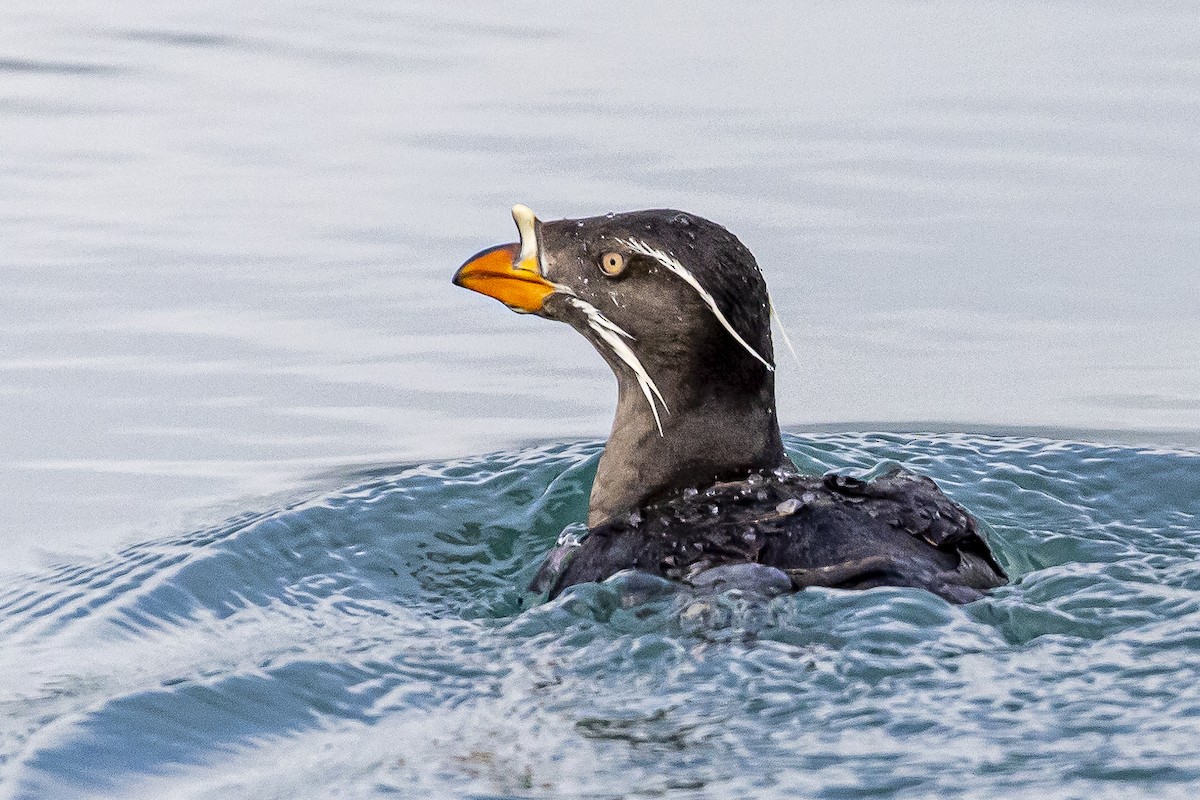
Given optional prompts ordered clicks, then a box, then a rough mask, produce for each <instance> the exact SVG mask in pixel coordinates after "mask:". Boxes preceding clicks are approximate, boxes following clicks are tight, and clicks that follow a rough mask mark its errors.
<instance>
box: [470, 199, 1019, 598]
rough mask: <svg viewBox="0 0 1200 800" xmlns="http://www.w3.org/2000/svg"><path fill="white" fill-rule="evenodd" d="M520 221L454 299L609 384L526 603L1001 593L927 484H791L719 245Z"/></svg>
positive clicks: (715, 235)
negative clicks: (478, 298) (519, 329)
mask: <svg viewBox="0 0 1200 800" xmlns="http://www.w3.org/2000/svg"><path fill="white" fill-rule="evenodd" d="M513 217H514V219H515V220H516V222H517V225H518V228H519V229H520V231H521V242H520V243H518V244H512V245H503V246H500V247H495V248H491V249H490V250H486V251H484V252H482V253H480V254H479V255H477V256H476V257H474V258H472V259H471V260H469V261H468V262H467V263H466V264H464V265H463V267H462V268H460V270H459V271H458V273H457V274H456V275H455V283H457V284H459V285H462V286H466V287H467V288H471V289H474V290H476V291H479V292H482V293H484V294H487V295H489V296H492V297H495V298H497V299H499V300H501V301H502V302H504V303H505V304H507V305H508V306H509V307H511V308H513V309H514V310H517V311H521V312H525V313H535V314H538V315H540V316H544V317H548V318H550V319H557V320H561V321H564V322H567V323H568V324H570V325H572V327H574V328H576V329H577V330H578V331H580V332H581V333H582V334H583V335H584V336H585V337H587V338H588V340H589V341H591V342H592V344H593V345H594V346H595V347H596V349H597V350H598V351H599V353H600V354H601V355H602V356H603V357H604V359H605V360H606V361H607V362H608V363H609V365H610V366H611V367H612V369H613V372H614V373H615V374H616V376H617V385H618V398H617V413H616V418H615V420H614V421H613V428H612V433H611V434H610V437H609V440H608V444H607V445H606V447H605V452H604V454H603V456H602V457H601V459H600V464H599V466H598V469H597V474H596V479H595V482H594V484H593V487H592V494H591V500H590V504H589V512H588V526H589V533H588V535H587V536H586V538H584V539H583V540H582V542H581V543H580V542H574V541H572V542H569V543H565V544H561V545H560V546H559V547H557V548H555V550H553V551H552V552H551V553H550V555H549V556H548V557H547V560H546V563H545V564H544V565H543V567H542V569H541V570H540V571H539V573H538V577H537V578H536V579H535V580H534V586H533V588H534V589H535V590H537V591H546V592H549V593H550V594H551V595H552V596H553V595H555V594H557V593H559V592H561V591H562V590H563V589H565V588H567V587H568V586H571V585H574V584H577V583H583V582H588V581H600V580H604V579H605V578H608V577H609V576H611V575H614V574H616V573H617V572H620V571H622V570H625V569H636V570H639V571H642V572H647V573H651V574H654V575H659V576H662V577H665V578H669V579H673V580H677V581H682V582H688V583H697V582H706V581H710V580H711V578H712V576H713V575H716V574H721V573H719V571H718V572H713V570H718V568H728V567H729V566H730V565H751V564H753V565H760V566H761V568H762V569H763V570H766V571H767V572H769V573H770V575H771V576H773V580H775V581H776V583H778V584H779V585H782V586H790V587H791V588H793V589H797V590H798V589H803V588H804V587H806V586H831V587H840V588H846V589H867V588H871V587H875V586H916V587H920V588H923V589H927V590H929V591H931V592H935V593H936V594H938V595H940V596H942V597H944V598H946V599H947V600H951V601H954V602H966V601H969V600H972V599H975V598H977V597H979V596H980V593H981V592H982V591H983V590H986V589H989V588H993V587H995V586H999V585H1002V584H1003V583H1004V582H1005V581H1006V577H1005V575H1004V571H1003V569H1001V567H1000V565H999V564H998V563H997V561H996V559H995V558H994V556H993V555H992V553H991V551H990V550H989V549H988V545H987V543H986V541H985V540H984V539H983V537H982V536H981V535H980V533H979V531H978V528H977V525H976V522H975V520H974V519H973V518H972V517H971V515H970V514H969V513H967V512H966V511H965V510H964V509H963V508H962V507H960V506H958V505H957V504H955V503H954V502H953V501H951V500H950V499H949V498H948V497H946V495H944V494H943V493H942V492H941V490H940V489H938V487H937V486H936V485H935V484H934V482H933V481H932V480H930V479H928V478H921V477H917V476H915V475H911V474H909V473H906V472H903V471H896V472H893V473H890V474H888V475H886V476H884V477H881V478H878V479H876V480H873V481H870V482H864V481H861V480H857V479H854V478H847V477H843V476H824V477H808V476H801V475H799V474H797V473H796V471H795V467H794V466H793V465H792V463H791V461H790V460H789V459H788V458H787V456H786V454H785V453H784V450H783V443H782V440H781V437H780V433H779V424H778V419H777V417H776V411H775V384H774V366H773V356H772V346H771V328H770V300H769V297H768V295H767V288H766V283H765V281H764V280H763V277H762V273H761V272H760V271H759V268H758V265H757V264H756V263H755V261H754V257H753V256H752V255H751V254H750V252H749V251H748V250H747V249H746V248H745V247H744V246H743V245H742V243H741V242H739V241H738V240H737V238H736V237H734V236H733V235H732V234H731V233H729V232H728V231H727V230H725V229H724V228H722V227H721V226H719V225H717V224H715V223H712V222H709V221H708V220H705V219H702V218H700V217H696V216H694V215H691V214H686V213H684V212H680V211H671V210H652V211H637V212H631V213H627V214H611V215H607V216H603V217H593V218H589V219H581V220H559V221H555V222H541V221H539V220H537V219H536V218H535V217H534V216H533V212H532V211H530V210H529V209H527V208H525V207H524V206H517V207H515V208H514V209H513ZM776 570H777V571H778V572H776Z"/></svg>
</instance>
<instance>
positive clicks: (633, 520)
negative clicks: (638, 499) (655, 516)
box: [629, 511, 642, 528]
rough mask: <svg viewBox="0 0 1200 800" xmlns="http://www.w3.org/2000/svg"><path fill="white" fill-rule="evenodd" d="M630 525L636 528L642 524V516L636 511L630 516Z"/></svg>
mask: <svg viewBox="0 0 1200 800" xmlns="http://www.w3.org/2000/svg"><path fill="white" fill-rule="evenodd" d="M629 524H630V525H632V526H633V527H635V528H636V527H637V526H638V525H641V524H642V515H641V514H639V513H638V512H636V511H634V512H633V513H632V514H630V515H629Z"/></svg>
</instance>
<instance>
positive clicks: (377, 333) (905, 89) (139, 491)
mask: <svg viewBox="0 0 1200 800" xmlns="http://www.w3.org/2000/svg"><path fill="white" fill-rule="evenodd" d="M0 31H2V32H3V34H2V37H3V38H2V40H0V491H2V495H3V502H2V503H0V552H2V553H3V557H2V558H0V570H6V569H21V568H24V567H26V566H29V565H31V564H36V563H40V562H43V561H45V560H46V559H47V558H49V554H57V555H62V554H64V553H71V552H75V553H96V552H103V551H105V550H108V549H110V548H112V547H115V546H116V545H118V544H119V543H122V542H129V541H134V540H137V539H138V538H139V537H145V536H146V535H150V534H154V533H161V532H164V531H173V530H182V529H185V528H186V527H187V526H189V525H195V524H199V523H200V522H203V521H206V520H207V521H211V520H213V519H220V518H222V516H223V515H226V514H232V513H235V512H237V511H239V510H241V509H244V508H245V507H246V506H247V503H248V502H249V501H248V498H259V497H263V496H274V495H278V494H280V493H282V494H283V495H287V494H288V493H294V492H296V491H300V490H301V488H302V487H304V486H306V485H307V482H309V481H311V480H312V479H313V478H314V477H320V476H322V475H324V476H329V475H334V476H337V475H341V474H345V473H346V472H347V470H350V469H352V468H358V467H360V466H362V465H364V464H373V463H382V464H387V463H392V464H394V463H398V462H409V461H416V460H421V459H428V458H433V457H445V456H452V455H456V454H465V453H479V452H485V451H488V450H492V449H496V448H499V447H503V446H508V445H510V444H512V443H516V442H522V441H529V440H540V439H561V438H564V437H575V436H589V437H596V436H602V435H603V434H604V433H605V432H606V430H607V426H608V422H609V418H610V414H611V409H612V405H613V399H614V394H615V392H614V389H613V382H612V378H611V376H610V375H609V374H608V372H607V369H606V368H605V367H604V365H603V364H602V362H601V361H600V359H599V358H598V357H596V356H595V355H594V354H593V353H592V352H591V351H590V349H589V348H588V346H587V345H586V343H584V342H583V341H582V340H581V339H579V338H578V337H577V336H575V335H574V334H573V333H572V332H570V331H569V330H567V329H565V328H562V327H558V326H553V325H551V324H550V323H546V322H543V321H540V320H532V319H528V318H520V317H517V316H516V315H513V314H510V313H508V312H507V311H505V310H504V309H503V308H501V307H500V306H499V305H498V304H495V303H491V302H488V301H485V300H484V299H482V298H480V297H478V296H474V295H471V294H469V293H467V292H464V291H461V290H458V289H455V288H453V287H451V286H450V284H449V282H448V279H449V276H450V274H451V273H452V271H453V269H454V268H455V267H456V266H457V265H458V264H459V263H461V261H462V260H463V258H464V257H466V256H467V255H469V254H471V253H473V252H475V251H476V250H478V249H480V248H481V247H483V246H486V245H489V244H492V243H497V242H503V241H510V240H512V239H513V238H514V233H515V232H514V230H513V228H512V225H511V222H510V221H509V219H508V207H509V206H510V205H511V204H512V203H514V202H523V203H527V204H529V205H531V206H532V207H533V208H534V209H535V210H536V211H537V212H538V213H539V214H540V215H542V216H544V217H546V218H556V217H559V216H570V215H592V214H597V213H602V212H605V211H609V210H627V209H633V208H639V207H650V206H671V207H678V208H683V209H686V210H688V211H692V212H695V213H698V214H701V215H704V216H707V217H710V218H712V219H714V220H717V221H719V222H721V223H723V224H725V225H727V226H728V227H729V228H731V229H732V230H733V231H734V232H735V233H737V234H738V235H739V236H740V237H741V238H742V239H743V240H744V241H745V242H746V243H747V245H748V246H749V247H750V248H751V249H752V250H753V252H754V253H755V254H756V256H757V257H758V259H759V262H760V263H761V265H762V267H763V269H764V271H765V273H766V275H767V278H768V281H769V284H770V286H771V289H772V291H773V295H774V299H775V303H776V305H777V306H778V308H779V311H780V313H781V315H782V317H783V319H784V321H785V322H786V323H787V325H788V327H789V329H790V331H791V334H792V337H793V338H794V340H795V341H796V343H797V347H798V350H799V353H800V360H801V364H800V365H799V366H797V365H794V364H791V363H790V362H788V361H785V360H784V359H780V360H781V363H782V366H781V370H780V378H779V384H780V385H779V389H780V408H781V415H782V419H783V421H784V422H785V423H788V424H791V425H800V426H809V427H811V426H814V425H819V424H821V423H829V424H831V425H832V427H833V428H835V429H836V428H843V429H846V428H849V429H854V428H855V427H858V428H861V427H863V426H862V425H857V423H860V422H863V421H869V422H871V423H873V424H874V425H875V426H876V427H893V428H895V427H900V428H906V427H907V428H909V429H911V428H914V427H915V428H940V429H945V428H950V429H959V430H978V431H997V430H1004V429H1006V428H1008V427H1011V426H1037V427H1039V428H1041V429H1044V430H1049V431H1055V432H1060V433H1061V432H1064V431H1066V432H1067V433H1069V434H1070V435H1071V436H1072V437H1083V438H1092V439H1099V440H1102V441H1108V440H1111V441H1129V440H1136V441H1150V442H1161V443H1184V444H1189V443H1192V444H1194V443H1196V442H1197V441H1200V303H1197V299H1198V298H1200V291H1198V289H1200V263H1198V262H1200V247H1198V245H1200V225H1198V224H1197V219H1200V158H1197V156H1198V154H1200V17H1198V13H1197V10H1196V6H1195V5H1194V4H1192V3H1175V4H1172V3H1150V4H1117V3H1092V2H1088V3H1083V2H1080V3H1070V2H1061V3H1060V2H1047V3H1026V2H1021V3H1011V4H983V3H978V4H976V3H965V2H933V3H815V4H793V3H772V2H761V3H751V4H744V5H735V4H726V3H695V2H688V3H656V4H639V3H611V4H586V5H585V4H579V5H575V4H560V3H538V2H528V3H505V4H442V5H432V4H418V3H393V2H356V3H352V4H345V3H333V2H327V1H321V0H318V1H316V2H262V3H241V2H214V3H205V4H200V5H191V4H178V3H170V4H164V3H149V2H136V1H134V2H124V3H112V4H107V3H106V4H90V3H80V2H57V3H46V2H31V1H30V0H9V2H6V3H4V5H3V8H0ZM911 423H919V424H911ZM1105 431H1107V432H1108V433H1105ZM335 482H336V481H335Z"/></svg>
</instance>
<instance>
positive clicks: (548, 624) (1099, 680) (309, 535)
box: [0, 434, 1200, 798]
mask: <svg viewBox="0 0 1200 800" xmlns="http://www.w3.org/2000/svg"><path fill="white" fill-rule="evenodd" d="M788 446H789V451H790V452H791V454H792V456H793V458H794V459H795V460H796V461H797V463H798V464H800V465H801V466H802V467H803V468H805V469H808V470H826V469H842V470H845V469H869V468H871V467H873V466H874V465H877V464H879V463H880V462H883V461H898V462H901V463H904V464H907V465H909V466H910V467H911V468H913V469H917V470H919V471H921V472H923V473H925V474H928V475H931V476H933V477H934V478H935V479H936V480H938V481H939V482H940V483H941V484H942V485H943V486H944V487H945V488H946V489H947V491H948V492H949V493H950V494H951V495H952V496H953V497H955V499H957V500H959V501H960V502H962V503H965V504H966V505H967V506H968V507H969V508H971V509H972V510H973V511H975V512H976V513H977V514H978V515H980V516H981V517H982V518H983V519H985V520H988V521H989V522H990V536H991V539H992V542H993V544H994V545H995V546H996V548H997V550H998V554H999V557H1000V559H1001V560H1002V561H1003V562H1004V564H1005V566H1006V568H1007V569H1008V570H1009V571H1010V573H1011V574H1012V576H1013V578H1014V583H1013V585H1012V586H1009V587H1005V588H1003V589H1000V590H998V591H996V592H994V593H993V594H992V595H991V596H990V597H988V598H987V599H985V600H982V601H979V602H976V603H974V604H971V605H969V606H966V607H955V606H951V605H948V604H946V603H945V602H943V601H942V600H940V599H938V598H936V597H934V596H933V595H930V594H926V593H924V592H921V591H919V590H915V589H884V590H873V591H870V592H858V593H855V592H840V591H831V590H808V591H805V592H803V593H800V594H798V595H793V596H786V597H782V598H777V599H776V600H774V601H771V602H769V603H764V602H763V601H761V600H758V601H751V600H749V599H747V598H740V597H739V596H737V595H736V594H730V595H726V596H723V597H719V598H716V599H712V598H696V597H694V596H690V595H686V594H680V593H673V594H666V595H664V596H662V597H659V598H658V599H654V600H650V601H647V602H644V603H641V604H639V605H634V606H632V607H626V604H624V603H623V594H622V583H621V580H620V579H617V580H615V581H613V582H610V583H609V584H604V585H595V584H593V585H588V586H583V587H579V588H578V589H577V590H574V591H572V592H570V593H568V594H566V595H565V596H563V597H561V598H559V599H558V600H556V601H554V602H551V603H545V604H541V605H536V606H535V607H533V608H526V607H525V605H523V603H525V602H526V601H525V598H524V597H523V596H522V593H521V592H520V591H519V589H520V587H521V586H522V585H524V583H526V582H527V581H528V580H529V578H530V577H531V576H532V573H533V571H534V570H535V569H536V566H537V560H538V556H539V555H540V554H541V553H543V552H544V551H545V550H546V549H548V548H549V547H550V546H551V545H552V544H553V542H554V540H555V537H556V536H557V534H558V532H559V530H560V529H561V528H562V527H563V526H564V525H565V524H567V523H569V522H571V521H573V520H577V519H578V518H579V516H580V515H581V514H582V513H583V511H584V509H585V507H586V501H587V490H588V486H589V484H590V479H591V476H592V473H593V471H594V469H595V466H596V461H597V458H598V455H599V450H600V446H599V443H596V442H583V443H575V444H552V445H545V446H541V447H532V448H527V449H522V450H518V451H512V452H504V453H497V454H493V455H490V456H482V457H472V458H466V459H461V460H454V461H449V462H445V463H436V464H421V465H415V466H410V467H396V468H393V469H389V470H379V471H376V472H373V473H367V474H362V475H360V476H358V477H357V479H356V480H355V481H354V482H353V483H352V484H349V485H347V486H345V487H343V488H341V489H339V490H337V491H333V492H328V493H323V494H319V495H317V496H315V497H312V498H309V499H306V500H305V501H303V502H300V503H298V504H295V505H292V506H289V507H280V508H275V509H270V510H265V511H259V512H254V513H246V514H243V515H241V516H240V517H238V518H235V519H232V520H229V521H227V522H226V523H224V524H221V525H218V526H214V527H212V528H208V529H204V530H198V531H195V532H192V533H189V534H187V535H183V536H173V537H165V538H161V539H158V540H152V541H147V542H143V543H139V544H136V545H133V546H130V547H128V548H126V549H124V550H123V551H121V552H120V553H118V554H116V555H114V556H111V557H108V558H105V559H102V560H97V561H92V562H86V563H78V564H70V565H63V566H60V567H58V568H55V569H53V570H46V571H43V572H41V573H37V574H33V575H29V576H26V577H25V578H24V579H23V580H21V581H20V582H19V583H18V584H17V585H15V586H9V587H8V588H7V589H6V590H5V591H4V592H3V594H0V635H2V636H3V637H4V641H5V643H6V644H5V648H4V650H3V653H2V654H0V674H3V675H5V676H6V677H5V681H4V687H3V696H2V698H0V708H2V709H3V716H4V719H5V720H6V724H5V733H4V736H3V738H2V739H0V769H2V772H0V775H3V777H4V780H5V781H6V785H7V786H8V787H9V788H10V790H11V792H12V794H13V796H14V797H67V796H69V797H93V796H96V797H122V798H130V797H214V796H221V797H246V798H258V797H264V798H265V797H297V796H302V797H331V796H340V797H376V796H387V795H389V794H390V793H392V792H398V793H400V794H401V795H405V796H470V797H497V796H519V797H563V796H586V797H616V796H646V795H657V794H665V795H666V796H672V797H745V796H759V797H785V796H787V797H792V796H805V797H847V796H883V797H892V796H895V797H905V796H932V795H937V796H962V797H995V796H998V795H1001V794H1003V795H1005V796H1011V795H1013V794H1016V795H1018V796H1038V797H1080V796H1085V795H1086V796H1098V797H1108V796H1112V797H1117V796H1121V797H1131V796H1161V797H1171V796H1181V797H1182V796H1186V794H1187V793H1189V792H1191V791H1192V790H1193V788H1194V785H1195V782H1196V781H1200V751H1197V749H1196V747H1195V741H1196V737H1197V735H1198V734H1200V688H1198V687H1200V639H1198V634H1197V631H1200V455H1198V454H1196V453H1190V452H1186V451H1175V450H1167V449H1144V448H1143V449H1139V448H1130V447H1112V446H1098V445H1091V444H1082V443H1068V442H1057V441H1050V440H1044V439H1019V438H995V437H982V436H962V435H953V436H911V435H900V434H860V435H859V434H813V435H806V436H792V437H789V439H788Z"/></svg>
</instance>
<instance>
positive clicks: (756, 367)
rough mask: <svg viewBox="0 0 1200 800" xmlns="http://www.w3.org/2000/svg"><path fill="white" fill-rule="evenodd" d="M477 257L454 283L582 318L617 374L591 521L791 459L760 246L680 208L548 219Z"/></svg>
mask: <svg viewBox="0 0 1200 800" xmlns="http://www.w3.org/2000/svg"><path fill="white" fill-rule="evenodd" d="M513 219H514V221H515V222H516V223H517V229H518V230H519V231H520V235H521V239H520V241H519V242H514V243H512V244H504V245H498V246H495V247H491V248H488V249H487V250H484V251H482V252H480V253H479V254H477V255H475V256H474V257H472V258H471V259H469V260H468V261H467V262H466V263H465V264H463V266H462V267H460V268H459V270H458V272H457V273H456V274H455V276H454V283H455V284H457V285H459V286H463V287H466V288H468V289H472V290H474V291H476V292H480V293H481V294H485V295H488V296H489V297H493V298H495V299H497V300H499V301H500V302H502V303H504V304H505V305H506V306H508V307H509V308H511V309H512V310H514V311H517V312H520V313H525V314H536V315H538V316H542V317H546V318H548V319H554V320H560V321H563V322H566V323H568V324H570V325H571V326H572V327H574V328H575V329H576V330H578V331H579V332H580V333H582V334H583V335H584V336H585V337H586V338H587V339H588V340H589V341H590V342H591V343H592V345H593V346H594V347H595V348H596V350H597V351H599V353H600V355H601V356H603V357H604V359H605V360H606V361H607V362H608V364H609V365H610V366H611V367H612V370H613V372H614V373H616V376H617V383H618V388H619V394H618V401H617V415H616V419H615V421H614V423H613V431H612V435H611V436H610V437H609V442H608V446H607V447H606V449H605V454H604V457H603V458H602V459H601V462H600V467H599V469H598V472H597V477H596V483H595V484H594V485H593V490H592V506H591V512H590V514H589V522H590V523H593V524H594V523H595V522H597V521H599V520H603V519H606V518H608V517H609V516H611V515H612V514H614V513H617V512H620V511H630V510H632V509H635V508H637V507H639V506H640V505H641V504H644V503H645V502H647V501H648V500H649V499H652V498H653V497H655V496H657V495H661V494H662V493H664V492H666V491H669V490H671V489H672V488H676V487H679V486H687V485H701V484H705V483H706V482H709V481H712V480H715V479H718V478H728V477H735V476H737V475H739V474H744V472H745V471H746V470H750V469H762V468H773V467H775V466H777V465H779V464H781V463H782V462H784V461H785V460H786V457H785V456H784V454H783V448H782V443H781V440H780V435H779V425H778V421H777V418H776V413H775V394H774V392H775V384H774V374H773V373H774V365H773V363H772V347H771V327H770V300H769V298H768V295H767V287H766V283H765V281H764V280H763V276H762V273H761V271H760V270H759V268H758V265H757V264H756V263H755V260H754V257H753V256H752V255H751V254H750V251H749V250H747V249H746V247H745V246H743V245H742V243H741V242H740V241H738V239H737V237H735V236H734V235H733V234H731V233H730V232H729V231H727V230H726V229H725V228H723V227H721V226H720V225H717V224H716V223H713V222H710V221H708V220H706V219H703V218H701V217H697V216H695V215H693V214H688V213H685V212H682V211H673V210H662V209H658V210H649V211H634V212H629V213H624V214H606V215H604V216H599V217H589V218H585V219H563V220H556V221H553V222H542V221H541V220H539V219H537V217H536V216H535V215H534V213H533V211H531V210H530V209H529V208H527V207H526V206H521V205H518V206H514V207H513Z"/></svg>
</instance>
